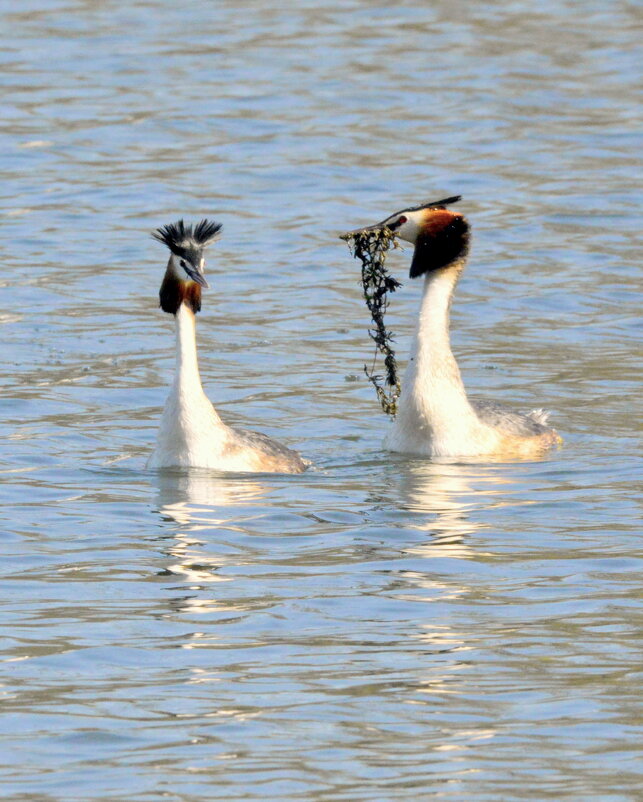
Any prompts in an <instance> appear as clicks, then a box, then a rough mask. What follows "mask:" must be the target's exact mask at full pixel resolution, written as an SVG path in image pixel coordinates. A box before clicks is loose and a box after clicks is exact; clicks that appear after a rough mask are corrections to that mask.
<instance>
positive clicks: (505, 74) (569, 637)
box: [0, 0, 641, 802]
mask: <svg viewBox="0 0 643 802" xmlns="http://www.w3.org/2000/svg"><path fill="white" fill-rule="evenodd" d="M635 14H636V7H635V5H634V4H630V3H628V2H626V1H625V0H615V2H613V3H608V4H605V3H599V2H594V1H593V0H587V1H586V2H580V3H577V2H571V0H563V1H562V2H548V0H545V2H543V3H540V4H538V5H534V4H530V3H527V2H521V0H517V2H510V3H507V4H504V5H501V4H491V3H484V2H480V3H469V4H465V3H460V2H451V0H449V1H447V0H437V2H435V3H431V4H426V3H421V2H416V1H415V0H409V1H408V2H404V1H403V2H401V3H397V4H393V5H390V4H389V5H379V4H374V3H369V2H365V0H353V1H352V2H343V3H333V2H324V0H321V2H315V3H313V2H308V1H307V0H305V1H304V2H294V0H286V2H284V3H279V4H276V6H275V4H267V3H265V4H264V3H259V2H255V1H254V0H249V1H248V2H246V3H241V4H239V3H231V2H226V0H221V2H216V3H203V2H194V1H193V0H188V2H186V3H183V4H177V3H174V2H165V1H164V0H149V2H144V3H136V4H130V3H125V2H122V0H111V2H110V0H107V1H106V2H102V1H101V2H99V0H69V1H68V2H66V3H63V2H61V0H49V1H47V0H25V2H22V3H20V4H4V16H3V48H2V55H1V59H2V71H3V76H4V86H5V92H4V103H3V114H2V122H1V124H0V130H1V131H2V148H1V150H0V154H1V155H0V173H1V177H2V181H1V183H0V196H1V202H0V211H1V214H2V218H3V236H2V240H1V247H2V252H3V253H2V257H3V265H4V269H3V273H2V276H3V277H2V279H1V281H0V292H1V297H2V305H1V310H0V335H1V337H2V359H3V371H2V376H3V378H2V396H1V398H0V426H1V430H2V439H1V441H0V443H1V445H0V469H1V472H2V480H3V481H2V485H1V486H0V493H1V497H0V504H1V506H0V515H1V516H2V535H3V537H2V540H3V546H2V548H3V565H4V582H3V583H2V591H1V595H0V616H1V623H0V626H1V631H2V636H3V640H2V647H1V656H2V660H3V663H2V689H1V692H2V695H1V696H0V698H1V700H2V708H1V709H2V711H3V715H2V717H1V721H2V730H1V733H2V740H3V745H2V750H1V754H2V756H1V757H0V776H1V778H2V781H3V787H4V798H6V799H15V800H35V801H37V802H49V801H50V800H122V799H130V800H152V799H169V800H185V802H193V801H195V800H211V799H222V800H237V799H238V800H242V799H243V800H260V799H261V800H263V799H271V800H272V799H274V800H316V801H317V802H321V801H322V800H346V801H347V802H353V801H354V800H369V801H370V800H389V799H391V800H401V799H405V800H407V799H408V800H416V799H434V798H436V799H437V798H439V799H447V800H471V799H476V800H511V799H538V800H542V799H555V800H558V799H578V800H587V799H601V800H610V801H611V800H626V799H628V800H629V799H634V798H637V792H638V791H637V789H638V788H639V785H640V781H641V776H640V773H639V765H638V764H637V751H636V750H637V740H638V736H639V735H640V728H639V725H640V717H639V716H638V714H637V696H638V692H639V684H638V682H637V680H636V679H635V671H636V669H637V668H638V667H639V664H640V660H639V655H640V651H639V650H640V641H639V642H638V643H637V641H636V628H635V624H636V620H637V616H639V620H640V603H639V600H638V598H639V597H638V587H637V577H636V573H635V572H636V571H637V569H638V568H639V567H640V562H639V560H638V559H637V556H638V554H637V549H638V544H639V530H638V527H637V519H636V513H637V504H638V498H639V492H640V486H637V483H638V481H639V476H640V464H637V451H638V448H639V445H640V444H639V442H638V441H637V435H638V434H640V429H639V428H637V427H638V426H639V423H638V421H639V416H640V404H639V400H638V392H639V391H638V386H637V383H636V370H637V368H638V367H639V364H640V349H639V346H638V345H637V343H638V341H639V339H638V338H639V331H638V330H637V316H638V313H639V309H640V304H641V292H640V283H639V281H640V279H639V275H640V274H639V260H640V247H636V244H635V237H636V235H637V234H638V229H639V227H640V223H639V221H638V219H637V208H636V200H637V196H636V190H635V187H636V183H635V182H636V173H637V161H636V159H637V149H638V152H640V142H639V141H637V126H638V120H637V107H636V104H635V87H636V77H637V74H636V62H635V46H636V45H637V44H638V35H637V33H636V16H635ZM456 193H461V194H462V195H463V196H464V201H463V202H462V204H461V208H462V210H463V211H464V213H465V214H467V216H468V217H469V219H470V220H471V223H472V226H473V231H474V241H473V249H472V256H471V263H470V265H469V267H468V269H467V272H466V273H465V275H464V277H463V279H462V282H461V284H460V287H459V291H458V297H457V300H456V303H455V305H454V309H453V328H454V346H455V348H456V350H457V353H458V357H459V360H460V363H461V367H462V370H463V374H464V376H465V380H466V383H467V385H468V387H469V388H470V390H471V391H473V392H475V393H476V394H479V395H483V396H485V395H486V396H487V397H490V398H494V399H496V400H498V401H501V402H503V403H506V404H509V405H514V406H516V407H517V408H531V407H533V406H543V407H546V408H548V409H551V410H552V420H553V422H554V424H555V426H556V427H557V428H558V430H559V431H560V432H561V434H563V436H564V438H565V443H564V447H563V448H562V449H561V450H560V451H557V452H555V453H553V454H551V455H550V456H549V457H547V458H546V459H544V460H542V461H540V462H517V463H498V462H496V463H489V464H487V463H475V462H468V463H467V462H462V463H455V462H448V461H447V462H443V463H439V462H430V461H423V460H412V459H406V458H403V457H400V456H393V455H390V454H386V453H384V452H383V451H382V450H381V448H380V442H381V439H382V436H383V434H384V432H385V429H386V426H387V421H386V420H385V419H384V416H383V415H382V414H381V412H380V411H379V409H378V406H377V402H376V400H375V399H374V397H373V394H372V390H371V388H370V387H369V386H368V385H367V383H366V382H365V379H364V377H363V376H362V365H363V362H364V361H365V360H367V359H370V355H371V348H370V345H369V343H368V339H367V335H366V328H367V323H368V321H367V317H366V314H365V312H364V309H363V305H362V302H361V299H360V290H359V286H358V283H357V278H358V266H357V264H356V263H355V262H353V261H352V260H351V258H350V256H349V254H348V253H347V250H346V247H345V245H344V244H343V243H341V242H339V240H338V239H337V234H338V232H340V231H342V230H345V229H347V228H352V227H354V226H356V225H359V224H361V223H370V222H375V221H376V220H379V219H381V218H382V217H384V216H386V215H387V214H389V213H391V212H393V211H394V210H396V209H398V208H401V207H403V206H405V205H408V204H412V203H416V202H418V201H422V200H424V199H427V198H432V197H434V198H438V197H443V196H444V195H448V194H456ZM204 215H209V216H213V217H215V218H216V219H218V220H221V221H222V222H223V224H224V237H223V239H222V240H221V242H220V243H219V244H218V245H217V246H216V247H215V248H213V249H212V251H211V253H210V256H209V262H208V276H209V279H210V283H211V285H212V289H211V290H210V291H209V292H208V293H207V294H206V295H205V297H204V309H203V313H202V314H201V315H200V317H199V328H198V336H199V345H200V358H201V367H202V374H203V378H204V383H205V385H206V388H207V391H208V393H209V395H210V397H211V398H212V399H213V400H214V402H215V404H216V405H217V408H218V409H219V410H220V411H221V414H222V415H223V416H224V417H225V418H226V420H228V421H229V422H231V423H234V424H239V425H243V426H249V427H250V428H258V429H261V430H262V431H265V432H266V433H268V434H270V435H272V436H275V437H277V438H279V439H281V440H282V441H284V442H286V443H288V444H289V445H291V446H293V447H295V448H298V449H299V450H301V452H302V453H303V454H304V455H305V456H306V457H307V458H308V459H310V460H312V462H313V463H314V468H313V469H311V470H310V471H309V472H307V473H306V474H304V475H303V476H296V477H292V476H272V475H257V476H232V475H228V476H225V475H216V474H208V473H205V472H198V471H195V472H190V473H168V474H164V475H157V474H154V473H151V472H147V471H146V470H145V469H144V465H145V459H146V456H147V454H148V453H149V451H150V448H151V445H152V443H153V441H154V437H155V431H156V426H157V422H158V417H159V412H160V408H161V406H162V404H163V402H164V398H165V395H166V392H167V387H168V384H169V382H170V381H171V376H172V371H173V335H172V324H171V320H170V319H169V318H168V316H166V315H163V314H162V312H160V310H159V309H158V307H157V290H158V285H159V283H160V279H161V276H162V273H163V270H164V260H165V258H166V254H165V253H164V250H163V248H162V247H161V246H160V245H159V244H158V243H155V242H154V241H153V240H152V239H151V238H150V237H149V232H150V230H151V229H152V228H154V227H156V226H158V225H160V224H163V223H167V222H170V221H171V220H175V219H177V218H178V217H180V216H184V217H186V218H187V219H195V218H197V217H200V216H204ZM409 258H410V254H409V252H408V251H406V252H404V253H402V252H400V253H395V254H392V255H391V258H390V262H389V264H390V265H391V267H392V269H393V271H394V272H395V274H396V275H398V276H399V277H400V278H404V277H405V276H406V271H407V270H408V264H409ZM419 294H420V286H419V285H418V284H417V283H414V282H409V281H408V280H405V286H404V287H403V288H402V289H401V290H400V291H399V292H398V293H397V294H396V296H395V297H394V302H393V304H392V307H391V311H390V316H389V320H390V325H391V327H392V328H393V329H394V331H395V332H396V334H397V343H398V348H399V354H400V356H401V357H402V355H403V354H404V353H405V352H406V350H407V348H408V340H409V334H410V331H411V329H412V326H413V321H414V317H415V314H416V311H417V304H418V299H419ZM637 349H639V350H638V351H637Z"/></svg>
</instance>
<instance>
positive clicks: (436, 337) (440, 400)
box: [395, 263, 480, 453]
mask: <svg viewBox="0 0 643 802" xmlns="http://www.w3.org/2000/svg"><path fill="white" fill-rule="evenodd" d="M462 267H463V264H462V263H457V264H455V265H452V266H451V267H449V268H446V269H441V270H434V271H431V272H430V273H427V275H426V278H425V279H424V290H423V295H422V303H421V306H420V315H419V319H418V325H417V328H416V331H415V336H414V338H413V344H412V347H411V355H410V358H409V364H408V367H407V369H406V374H405V377H404V382H403V384H402V394H401V396H400V400H399V410H398V414H397V418H396V420H395V432H396V434H395V437H396V439H400V438H401V439H402V440H405V441H406V440H408V441H409V443H411V442H412V441H416V442H417V440H418V438H420V439H422V440H423V441H426V442H427V443H428V444H429V445H427V450H428V451H430V452H431V453H439V451H441V450H442V449H441V447H438V446H436V445H435V444H436V443H437V444H439V443H444V442H446V441H447V440H448V441H452V440H454V439H460V438H461V437H465V436H469V435H470V433H471V430H472V429H475V428H477V427H479V425H480V424H479V421H478V419H477V416H476V414H475V412H474V411H473V409H472V407H471V405H470V404H469V401H468V400H467V394H466V391H465V389H464V384H463V383H462V377H461V376H460V369H459V368H458V364H457V362H456V361H455V357H454V356H453V353H452V351H451V343H450V339H449V309H450V306H451V297H452V295H453V290H454V288H455V285H456V283H457V281H458V276H459V274H460V272H461V270H462ZM401 445H403V444H401ZM449 448H452V446H451V445H450V446H449Z"/></svg>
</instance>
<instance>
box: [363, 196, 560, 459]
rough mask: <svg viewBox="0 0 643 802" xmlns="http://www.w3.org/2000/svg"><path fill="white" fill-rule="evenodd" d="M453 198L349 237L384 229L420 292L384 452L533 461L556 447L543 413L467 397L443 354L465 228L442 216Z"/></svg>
mask: <svg viewBox="0 0 643 802" xmlns="http://www.w3.org/2000/svg"><path fill="white" fill-rule="evenodd" d="M459 200H460V196H456V197H452V198H445V199H444V200H441V201H436V202H434V203H425V204H422V205H420V206H414V207H412V208H409V209H402V210H401V211H399V212H396V213H395V214H393V215H391V216H390V217H387V218H386V219H385V220H383V221H382V222H381V223H377V224H376V225H374V226H368V227H366V228H361V229H356V230H355V231H353V232H350V233H351V234H361V233H368V231H377V230H381V229H388V230H390V231H391V232H393V233H394V234H395V236H396V237H399V238H400V239H403V240H406V241H407V242H410V243H411V244H412V245H413V246H414V252H413V260H412V262H411V269H410V278H419V277H420V276H424V289H423V293H422V302H421V305H420V313H419V318H418V323H417V327H416V330H415V334H414V337H413V343H412V346H411V354H410V357H409V363H408V367H407V369H406V373H405V375H404V380H403V382H402V392H401V395H400V398H399V400H398V411H397V416H396V418H395V420H394V422H393V425H392V429H391V431H390V432H389V434H388V436H387V437H386V439H385V442H384V445H385V447H386V448H387V449H388V450H389V451H396V452H401V453H404V454H415V455H419V456H427V457H468V456H489V457H491V456H493V457H500V458H503V457H507V458H512V457H536V456H538V455H540V454H542V453H543V452H544V451H545V450H547V449H548V448H551V447H552V446H554V445H556V444H557V443H560V442H561V437H560V436H559V435H558V434H557V432H556V431H555V430H554V429H552V428H550V427H549V426H546V425H545V424H546V420H547V413H545V412H543V411H542V410H540V409H538V410H534V411H532V412H530V413H528V414H527V415H523V414H519V413H515V412H511V411H509V410H507V409H505V408H504V407H502V406H501V405H499V404H497V403H495V402H493V401H484V400H480V399H474V398H468V397H467V394H466V391H465V389H464V384H463V382H462V377H461V375H460V369H459V368H458V364H457V362H456V360H455V357H454V356H453V353H452V351H451V344H450V340H449V310H450V307H451V300H452V297H453V292H454V290H455V286H456V284H457V282H458V279H459V278H460V275H461V273H462V271H463V270H464V267H465V264H466V262H467V256H468V252H469V240H470V230H469V224H468V222H467V221H466V219H465V218H464V216H463V215H462V214H460V213H459V212H454V211H452V210H451V209H448V208H447V206H449V205H450V204H452V203H455V202H456V201H459Z"/></svg>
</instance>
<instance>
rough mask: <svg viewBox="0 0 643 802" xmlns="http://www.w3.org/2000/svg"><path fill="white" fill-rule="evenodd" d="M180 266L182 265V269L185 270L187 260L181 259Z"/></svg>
mask: <svg viewBox="0 0 643 802" xmlns="http://www.w3.org/2000/svg"><path fill="white" fill-rule="evenodd" d="M179 264H180V265H181V267H183V268H184V267H185V260H184V259H181V261H180V263H179Z"/></svg>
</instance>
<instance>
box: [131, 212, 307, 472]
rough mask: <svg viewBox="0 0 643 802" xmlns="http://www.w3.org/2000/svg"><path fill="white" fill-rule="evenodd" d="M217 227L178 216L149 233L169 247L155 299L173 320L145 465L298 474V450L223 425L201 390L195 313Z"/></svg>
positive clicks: (302, 467) (302, 466) (302, 465)
mask: <svg viewBox="0 0 643 802" xmlns="http://www.w3.org/2000/svg"><path fill="white" fill-rule="evenodd" d="M220 230H221V224H220V223H216V222H214V221H210V220H201V222H200V223H197V225H196V226H195V227H194V230H192V226H191V225H185V224H184V222H183V220H179V221H178V223H170V224H169V225H167V226H162V227H161V228H159V229H157V230H156V231H155V232H154V233H153V234H152V236H153V237H154V238H155V239H157V240H159V241H160V242H162V243H164V244H165V245H167V247H168V248H169V249H170V260H169V262H168V264H167V269H166V271H165V276H164V278H163V283H162V284H161V290H160V293H159V297H160V305H161V308H162V309H163V311H164V312H168V313H169V314H171V315H174V319H175V321H176V376H175V379H174V384H173V385H172V389H171V391H170V394H169V396H168V399H167V402H166V404H165V408H164V410H163V415H162V416H161V423H160V427H159V432H158V437H157V441H156V448H155V449H154V451H153V453H152V455H151V456H150V458H149V460H148V462H147V467H148V468H173V467H186V468H212V469H215V470H219V471H247V472H257V473H263V472H269V473H301V472H302V471H304V470H305V469H306V467H307V466H306V463H305V462H304V461H303V460H302V459H301V457H300V456H299V454H297V453H296V452H295V451H291V450H290V449H289V448H286V447H285V446H282V445H281V444H280V443H276V442H275V441H274V440H271V439H270V438H269V437H266V435H264V434H259V433H258V432H249V431H244V430H241V429H232V428H230V427H229V426H226V424H225V423H223V421H222V420H221V418H220V417H219V415H218V414H217V412H216V411H215V409H214V407H213V406H212V404H211V403H210V401H209V400H208V398H207V396H206V395H205V393H204V392H203V387H202V386H201V378H200V376H199V365H198V362H197V353H196V327H195V322H196V321H195V315H196V313H197V312H198V311H199V310H200V309H201V288H202V287H207V286H208V283H207V281H206V280H205V278H204V276H203V267H204V264H205V260H204V256H203V253H204V250H205V248H207V246H208V245H210V244H211V243H212V242H214V241H215V240H216V239H217V238H218V236H219V232H220Z"/></svg>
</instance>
